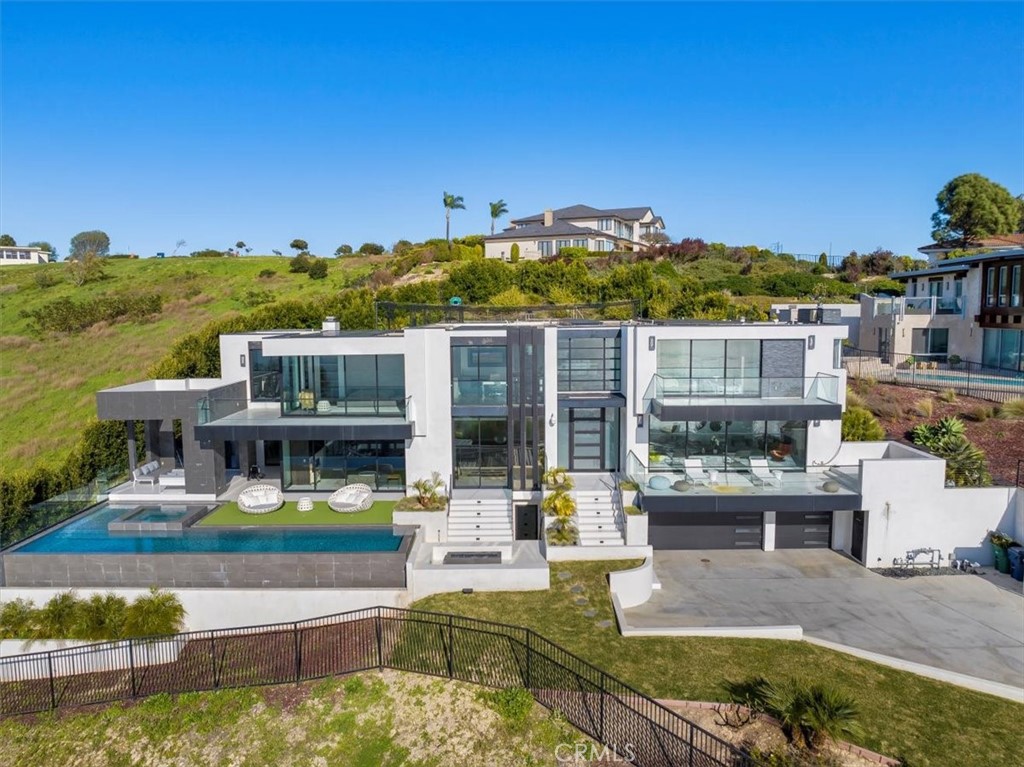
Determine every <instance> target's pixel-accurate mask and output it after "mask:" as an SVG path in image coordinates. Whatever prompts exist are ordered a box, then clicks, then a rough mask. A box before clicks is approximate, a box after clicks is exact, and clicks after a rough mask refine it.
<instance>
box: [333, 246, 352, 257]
mask: <svg viewBox="0 0 1024 767" xmlns="http://www.w3.org/2000/svg"><path fill="white" fill-rule="evenodd" d="M334 255H336V256H351V255H352V246H351V245H339V246H338V249H337V250H336V251H334Z"/></svg>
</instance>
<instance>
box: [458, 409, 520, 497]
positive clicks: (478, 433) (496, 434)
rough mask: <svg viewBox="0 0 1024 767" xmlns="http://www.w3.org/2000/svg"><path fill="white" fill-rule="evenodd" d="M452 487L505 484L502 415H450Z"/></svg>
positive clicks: (504, 421) (505, 447) (505, 424)
mask: <svg viewBox="0 0 1024 767" xmlns="http://www.w3.org/2000/svg"><path fill="white" fill-rule="evenodd" d="M452 437H453V442H454V469H455V477H454V483H455V487H507V486H508V421H507V419H506V418H486V417H478V416H473V417H456V418H453V419H452Z"/></svg>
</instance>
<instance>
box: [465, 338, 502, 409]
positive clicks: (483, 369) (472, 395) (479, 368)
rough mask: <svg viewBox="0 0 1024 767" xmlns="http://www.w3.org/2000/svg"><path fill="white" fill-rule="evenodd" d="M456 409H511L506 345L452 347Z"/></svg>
mask: <svg viewBox="0 0 1024 767" xmlns="http://www.w3.org/2000/svg"><path fill="white" fill-rule="evenodd" d="M452 405H455V406H459V405H487V406H497V407H505V406H507V405H508V362H507V361H506V352H505V346H504V345H501V346H453V347H452Z"/></svg>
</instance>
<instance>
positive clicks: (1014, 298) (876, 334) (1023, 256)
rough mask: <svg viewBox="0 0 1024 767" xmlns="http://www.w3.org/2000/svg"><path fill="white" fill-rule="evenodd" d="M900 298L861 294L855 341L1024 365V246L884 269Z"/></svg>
mask: <svg viewBox="0 0 1024 767" xmlns="http://www.w3.org/2000/svg"><path fill="white" fill-rule="evenodd" d="M889 276H890V277H891V278H892V279H894V280H899V281H900V282H902V283H903V284H904V285H905V286H906V296H905V297H893V298H887V297H875V296H862V297H861V331H860V333H861V338H860V347H861V348H862V349H864V350H867V351H873V352H877V354H878V355H879V356H880V357H881V358H882V359H883V361H886V360H887V359H888V357H889V355H890V354H896V355H906V354H912V355H914V357H915V359H917V358H922V359H925V360H934V361H936V362H938V363H946V362H947V360H948V359H949V357H950V356H952V355H956V356H958V357H960V359H961V360H965V361H969V362H976V363H980V364H982V365H984V366H986V367H990V368H993V369H1001V370H1009V371H1024V248H1016V249H1003V250H995V251H992V252H989V253H982V254H978V255H974V256H963V257H961V258H950V259H946V260H944V261H940V262H938V263H937V264H936V265H935V266H933V267H930V268H927V269H918V270H916V271H911V272H896V273H894V274H891V275H889Z"/></svg>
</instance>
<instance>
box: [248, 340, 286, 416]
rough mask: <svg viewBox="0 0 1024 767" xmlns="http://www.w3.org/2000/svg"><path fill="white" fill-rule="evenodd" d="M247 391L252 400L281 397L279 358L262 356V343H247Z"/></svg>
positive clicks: (261, 400)
mask: <svg viewBox="0 0 1024 767" xmlns="http://www.w3.org/2000/svg"><path fill="white" fill-rule="evenodd" d="M249 391H250V392H251V395H252V400H253V401H254V402H277V401H278V400H280V399H281V358H280V357H264V356H263V344H262V343H260V342H258V341H256V342H253V343H250V344H249Z"/></svg>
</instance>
